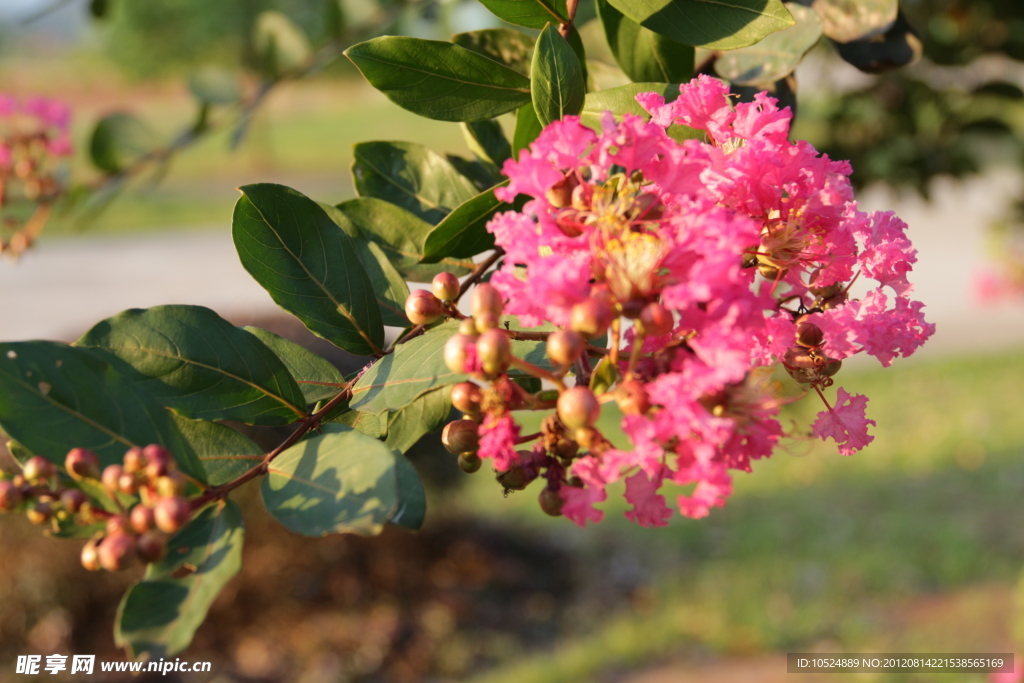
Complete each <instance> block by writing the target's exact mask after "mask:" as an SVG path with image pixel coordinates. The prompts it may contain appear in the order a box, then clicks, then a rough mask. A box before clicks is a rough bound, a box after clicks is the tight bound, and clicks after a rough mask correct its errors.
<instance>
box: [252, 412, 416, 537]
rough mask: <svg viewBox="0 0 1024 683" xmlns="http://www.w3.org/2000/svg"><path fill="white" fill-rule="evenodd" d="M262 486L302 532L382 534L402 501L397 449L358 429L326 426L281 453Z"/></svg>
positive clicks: (276, 512)
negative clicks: (397, 472) (395, 453)
mask: <svg viewBox="0 0 1024 683" xmlns="http://www.w3.org/2000/svg"><path fill="white" fill-rule="evenodd" d="M335 427H337V428H340V427H341V425H335ZM261 490H262V492H263V504H264V505H266V507H267V510H268V511H269V512H270V514H271V515H273V516H274V518H275V519H277V521H279V522H281V523H282V524H284V525H285V526H286V527H288V528H289V529H291V530H292V531H295V532H297V533H300V534H303V535H306V536H325V535H327V534H330V533H356V534H361V535H373V534H378V533H380V531H381V529H382V528H383V525H384V523H385V522H386V521H387V520H388V518H390V517H391V515H392V513H393V512H394V511H395V509H396V504H397V502H398V485H397V481H396V476H395V455H394V453H392V451H391V449H390V448H388V447H387V446H385V445H384V444H383V443H381V442H380V441H378V440H377V439H373V438H370V437H369V436H366V435H365V434H363V433H361V432H359V431H356V430H354V429H346V430H341V429H338V430H337V431H330V432H326V433H324V434H322V435H320V436H316V437H314V438H311V439H306V440H305V441H301V442H299V443H298V444H296V445H294V446H292V447H291V448H289V449H288V450H286V451H285V452H283V453H282V454H281V455H279V456H278V457H277V458H276V459H275V460H274V461H273V462H272V463H271V464H270V468H269V472H268V474H267V477H266V478H265V479H264V480H263V483H262V485H261Z"/></svg>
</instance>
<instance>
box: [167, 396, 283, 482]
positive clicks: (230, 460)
mask: <svg viewBox="0 0 1024 683" xmlns="http://www.w3.org/2000/svg"><path fill="white" fill-rule="evenodd" d="M171 417H172V418H173V419H174V423H175V424H176V425H177V426H178V429H180V430H181V433H182V435H183V436H184V437H185V440H186V441H188V443H189V445H190V446H192V450H193V451H195V453H196V456H197V457H198V458H199V461H200V462H202V463H203V467H204V468H205V469H206V480H207V482H208V483H210V484H212V485H213V486H220V485H221V484H226V483H228V482H229V481H231V480H232V479H234V478H235V477H238V476H240V475H242V474H245V473H246V472H248V471H249V470H251V469H252V468H253V467H255V466H256V465H258V464H260V462H262V461H263V456H264V453H263V449H261V448H260V447H259V446H257V445H256V444H255V443H253V441H252V440H251V439H249V438H248V437H246V436H244V435H243V434H239V433H238V432H236V431H235V430H234V429H232V428H231V427H228V426H226V425H222V424H220V423H218V422H208V421H206V420H190V419H188V418H187V417H183V416H181V415H178V414H177V413H173V412H172V413H171Z"/></svg>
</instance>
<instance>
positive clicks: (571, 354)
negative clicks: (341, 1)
mask: <svg viewBox="0 0 1024 683" xmlns="http://www.w3.org/2000/svg"><path fill="white" fill-rule="evenodd" d="M585 345H586V341H585V340H584V339H583V337H582V336H580V334H579V332H573V331H572V330H558V331H556V332H552V333H551V334H550V335H548V343H547V352H548V358H550V359H551V361H552V362H553V363H555V364H556V365H561V366H562V367H568V366H570V365H572V364H573V363H575V362H576V359H577V358H579V357H580V353H582V352H583V347H584V346H585Z"/></svg>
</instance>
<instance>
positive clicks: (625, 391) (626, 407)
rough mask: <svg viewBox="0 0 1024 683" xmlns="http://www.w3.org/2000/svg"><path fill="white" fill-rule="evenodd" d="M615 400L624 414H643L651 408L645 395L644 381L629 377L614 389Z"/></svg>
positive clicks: (649, 401)
mask: <svg viewBox="0 0 1024 683" xmlns="http://www.w3.org/2000/svg"><path fill="white" fill-rule="evenodd" d="M615 402H616V403H617V404H618V405H619V410H621V411H622V412H623V414H625V415H644V414H646V413H647V411H648V410H650V409H651V400H650V398H648V396H647V388H646V387H645V386H644V383H643V382H641V381H639V380H635V379H629V380H626V381H625V382H622V383H620V384H619V386H618V387H616V389H615Z"/></svg>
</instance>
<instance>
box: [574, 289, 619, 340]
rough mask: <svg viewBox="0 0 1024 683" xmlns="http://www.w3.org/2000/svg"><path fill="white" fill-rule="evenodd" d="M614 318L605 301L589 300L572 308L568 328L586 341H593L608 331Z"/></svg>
mask: <svg viewBox="0 0 1024 683" xmlns="http://www.w3.org/2000/svg"><path fill="white" fill-rule="evenodd" d="M614 316H615V312H614V311H613V310H612V307H611V306H610V305H609V304H608V302H607V301H604V300H603V299H593V298H591V299H587V300H586V301H581V302H580V303H578V304H576V305H575V306H573V307H572V311H571V312H570V317H569V327H570V328H571V329H572V330H573V331H575V332H579V333H580V334H582V335H583V336H584V337H586V338H587V339H594V338H595V337H600V336H601V335H602V334H604V333H605V332H607V331H608V326H609V325H611V324H612V319H613V318H614Z"/></svg>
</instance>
